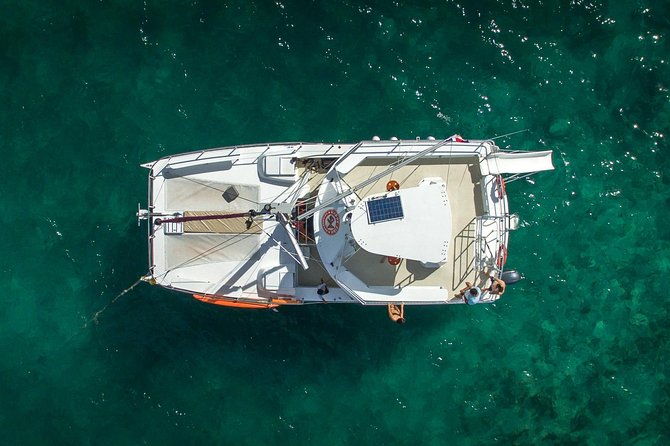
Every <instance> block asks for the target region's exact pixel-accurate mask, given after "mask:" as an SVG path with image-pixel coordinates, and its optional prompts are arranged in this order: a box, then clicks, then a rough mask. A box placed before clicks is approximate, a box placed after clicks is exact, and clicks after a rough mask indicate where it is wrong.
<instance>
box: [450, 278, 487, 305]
mask: <svg viewBox="0 0 670 446" xmlns="http://www.w3.org/2000/svg"><path fill="white" fill-rule="evenodd" d="M456 297H462V298H463V300H464V301H465V303H466V304H468V305H474V304H478V303H479V299H481V297H482V290H481V288H479V287H478V286H476V285H473V284H471V283H470V282H465V288H463V289H462V290H461V291H459V293H458V294H457V295H456Z"/></svg>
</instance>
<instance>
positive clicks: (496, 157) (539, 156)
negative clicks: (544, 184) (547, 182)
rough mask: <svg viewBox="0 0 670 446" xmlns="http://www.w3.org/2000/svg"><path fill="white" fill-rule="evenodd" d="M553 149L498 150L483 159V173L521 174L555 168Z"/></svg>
mask: <svg viewBox="0 0 670 446" xmlns="http://www.w3.org/2000/svg"><path fill="white" fill-rule="evenodd" d="M551 153H552V152H551V150H546V151H543V152H519V153H508V152H496V153H492V154H490V155H489V156H487V157H486V158H484V159H483V160H482V163H481V170H482V175H500V174H503V173H509V174H521V173H532V172H542V171H544V170H554V165H553V163H552V162H551Z"/></svg>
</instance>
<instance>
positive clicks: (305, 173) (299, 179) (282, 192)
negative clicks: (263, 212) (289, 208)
mask: <svg viewBox="0 0 670 446" xmlns="http://www.w3.org/2000/svg"><path fill="white" fill-rule="evenodd" d="M308 173H309V170H307V169H305V170H304V171H303V172H302V173H301V174H300V176H298V180H297V181H295V182H294V183H293V184H292V185H291V186H289V187H287V188H286V189H284V190H283V191H281V192H280V193H279V195H277V196H276V197H275V198H274V199H273V200H271V201H270V203H276V202H277V200H279V197H281V196H282V195H284V194H285V193H286V192H287V191H289V190H291V187H293V186H294V185H295V184H298V183H300V181H301V180H302V179H303V177H304V176H305V175H307V174H308ZM296 192H297V191H296Z"/></svg>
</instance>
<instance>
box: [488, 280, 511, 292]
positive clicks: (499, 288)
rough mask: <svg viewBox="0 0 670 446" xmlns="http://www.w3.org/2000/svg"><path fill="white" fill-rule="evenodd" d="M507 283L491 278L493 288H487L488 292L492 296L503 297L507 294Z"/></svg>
mask: <svg viewBox="0 0 670 446" xmlns="http://www.w3.org/2000/svg"><path fill="white" fill-rule="evenodd" d="M505 287H507V285H506V284H505V281H503V280H501V279H498V278H497V277H491V286H490V287H488V288H487V290H488V292H489V293H491V294H498V295H500V296H502V294H503V293H504V292H505Z"/></svg>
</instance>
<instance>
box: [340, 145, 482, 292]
mask: <svg viewBox="0 0 670 446" xmlns="http://www.w3.org/2000/svg"><path fill="white" fill-rule="evenodd" d="M375 161H377V162H375ZM384 161H386V162H384ZM387 167H388V159H387V160H382V159H380V160H366V161H365V162H364V163H362V164H360V165H359V166H357V167H356V168H354V169H353V170H352V171H351V172H349V173H348V174H347V175H346V176H345V177H344V178H343V180H344V181H345V182H346V183H347V184H349V185H355V184H358V183H360V182H362V181H363V180H365V179H367V178H370V177H371V176H373V175H374V174H376V173H378V172H381V171H383V170H384V169H386V168H387ZM429 177H439V178H442V179H443V180H444V181H445V183H446V184H447V194H448V197H449V203H450V206H451V213H452V231H453V232H452V238H451V240H450V243H449V253H448V260H447V262H445V263H444V264H442V265H440V266H439V267H437V268H435V267H432V268H431V267H429V266H424V265H422V264H421V262H418V261H415V260H402V262H401V263H400V264H399V265H397V266H393V265H391V264H390V263H389V262H388V261H387V258H386V257H385V256H381V255H378V254H372V253H369V252H367V251H365V250H363V249H358V250H357V251H356V253H355V254H354V255H353V256H351V257H350V258H349V259H347V260H346V261H345V263H344V264H345V266H346V267H347V268H348V269H349V270H350V271H351V272H352V273H353V274H355V275H356V276H357V277H358V278H359V279H361V280H362V281H363V282H365V283H367V284H368V285H369V286H371V287H374V286H387V287H388V286H394V287H406V286H408V285H411V286H419V287H420V286H440V287H442V288H445V289H448V290H450V291H451V292H452V293H450V295H453V293H455V292H458V290H460V289H461V288H462V287H463V286H465V281H466V280H468V281H472V280H473V279H475V276H474V274H475V273H474V268H473V260H474V259H473V254H474V249H473V243H474V240H475V223H474V222H475V217H477V216H479V215H482V214H483V213H484V207H483V203H482V193H481V185H480V179H481V173H480V171H479V163H478V160H477V158H476V157H474V156H473V157H468V158H460V159H450V160H449V161H448V162H447V160H446V159H433V160H426V159H423V160H421V163H420V164H418V163H415V164H409V165H407V166H404V167H401V168H400V169H398V170H397V171H395V172H393V173H392V174H390V175H389V176H388V178H382V179H379V180H378V181H377V182H375V183H373V184H371V185H370V186H368V187H367V188H365V189H364V190H362V191H360V192H359V194H358V195H359V196H360V197H361V198H363V197H366V196H368V195H370V194H375V193H380V192H385V191H386V184H387V183H388V182H389V181H391V180H395V181H397V182H398V183H399V184H400V187H401V188H403V187H415V186H417V185H418V184H419V182H420V181H421V180H423V179H424V178H429ZM434 224H435V225H439V224H440V222H437V221H436V222H434ZM435 266H437V265H435Z"/></svg>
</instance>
